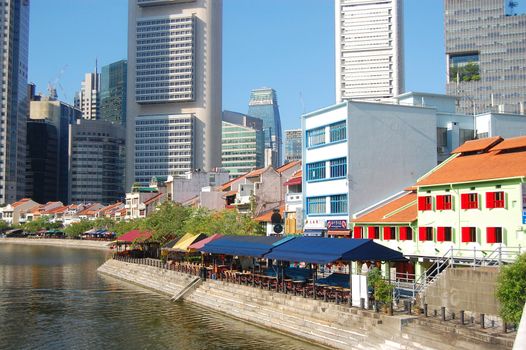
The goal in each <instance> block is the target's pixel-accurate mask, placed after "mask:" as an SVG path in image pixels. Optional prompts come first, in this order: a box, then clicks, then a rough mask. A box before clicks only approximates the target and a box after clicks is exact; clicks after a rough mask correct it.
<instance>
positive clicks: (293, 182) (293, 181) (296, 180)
mask: <svg viewBox="0 0 526 350" xmlns="http://www.w3.org/2000/svg"><path fill="white" fill-rule="evenodd" d="M294 185H301V177H293V178H292V179H290V180H289V181H287V182H285V183H284V184H283V186H294Z"/></svg>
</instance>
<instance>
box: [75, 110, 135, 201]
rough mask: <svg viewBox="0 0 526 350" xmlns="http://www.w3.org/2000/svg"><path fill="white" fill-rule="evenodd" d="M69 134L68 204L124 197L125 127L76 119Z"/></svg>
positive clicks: (115, 199) (99, 121) (101, 121)
mask: <svg viewBox="0 0 526 350" xmlns="http://www.w3.org/2000/svg"><path fill="white" fill-rule="evenodd" d="M69 135H70V137H69V189H68V197H69V200H68V203H81V202H82V203H94V202H98V203H102V204H109V203H113V202H115V201H118V200H121V201H122V200H124V150H125V147H124V144H125V143H124V141H125V139H124V137H125V133H124V128H123V127H122V126H120V125H115V124H112V123H110V122H106V121H103V120H85V119H79V120H77V123H75V124H70V126H69Z"/></svg>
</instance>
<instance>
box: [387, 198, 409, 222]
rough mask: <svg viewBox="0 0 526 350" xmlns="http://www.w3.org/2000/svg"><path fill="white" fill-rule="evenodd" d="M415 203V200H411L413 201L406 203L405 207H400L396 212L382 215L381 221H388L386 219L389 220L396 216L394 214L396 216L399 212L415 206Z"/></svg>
mask: <svg viewBox="0 0 526 350" xmlns="http://www.w3.org/2000/svg"><path fill="white" fill-rule="evenodd" d="M400 198H402V197H400ZM416 202H417V200H416V199H415V200H413V201H411V202H409V203H407V204H406V205H404V206H402V207H400V208H398V209H396V210H393V211H392V212H390V213H388V214H386V215H384V216H383V217H382V218H383V219H388V218H390V217H391V216H393V215H396V214H398V213H399V212H401V211H403V210H406V209H407V208H409V207H411V206H413V205H415V204H416Z"/></svg>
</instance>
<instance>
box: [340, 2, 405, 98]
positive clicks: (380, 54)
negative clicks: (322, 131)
mask: <svg viewBox="0 0 526 350" xmlns="http://www.w3.org/2000/svg"><path fill="white" fill-rule="evenodd" d="M402 14H403V11H402V1H401V0H336V2H335V21H334V22H335V48H336V65H335V66H336V102H337V103H338V102H341V101H344V100H348V99H367V100H380V99H385V98H389V97H393V96H396V95H399V94H400V93H402V92H403V90H404V73H403V66H404V63H403V31H402V27H403V19H402Z"/></svg>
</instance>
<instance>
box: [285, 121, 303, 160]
mask: <svg viewBox="0 0 526 350" xmlns="http://www.w3.org/2000/svg"><path fill="white" fill-rule="evenodd" d="M301 150H302V149H301V129H293V130H285V163H288V162H293V161H295V160H301Z"/></svg>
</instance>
